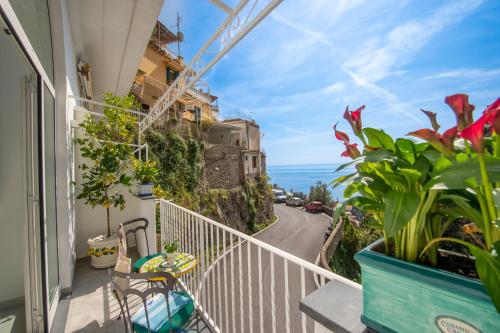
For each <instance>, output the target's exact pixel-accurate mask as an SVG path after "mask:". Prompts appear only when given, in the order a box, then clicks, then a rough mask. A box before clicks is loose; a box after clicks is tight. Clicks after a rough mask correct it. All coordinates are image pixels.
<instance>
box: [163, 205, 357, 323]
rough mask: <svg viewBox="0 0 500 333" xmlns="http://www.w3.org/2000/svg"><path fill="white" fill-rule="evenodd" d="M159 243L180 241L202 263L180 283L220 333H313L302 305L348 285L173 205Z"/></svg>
mask: <svg viewBox="0 0 500 333" xmlns="http://www.w3.org/2000/svg"><path fill="white" fill-rule="evenodd" d="M160 220H161V240H162V244H163V243H164V242H165V241H168V242H171V241H173V240H178V241H179V244H180V251H183V252H188V253H192V254H194V255H195V256H196V257H197V258H198V265H197V267H196V268H195V270H194V271H193V272H192V273H190V274H188V275H185V276H184V277H182V278H181V283H182V284H183V286H184V287H185V288H186V290H187V291H188V292H189V293H190V294H191V295H192V296H193V298H194V299H195V303H196V305H197V307H198V310H199V311H200V312H201V313H202V314H203V316H204V317H205V319H206V321H207V322H208V323H209V325H211V326H212V328H213V329H214V330H215V331H216V332H241V333H243V332H266V333H267V332H274V333H277V332H278V333H281V332H287V333H289V332H314V331H315V327H316V328H317V325H315V324H316V323H315V322H314V321H313V319H311V318H310V317H308V316H306V315H305V314H304V313H302V312H300V311H299V301H300V300H301V299H302V298H304V297H305V296H306V295H308V294H309V293H310V292H312V291H313V290H315V289H316V288H317V287H316V284H315V282H314V280H315V278H317V277H319V281H320V284H321V285H323V284H325V281H327V280H333V279H335V280H339V281H342V282H344V283H347V284H349V285H353V286H355V287H356V288H359V287H360V286H359V285H358V284H356V283H354V282H352V281H350V280H348V279H345V278H343V277H341V276H339V275H336V274H334V273H332V272H330V271H328V270H325V269H323V268H321V267H318V266H316V265H314V264H312V263H310V262H307V261H305V260H302V259H300V258H298V257H295V256H293V255H291V254H289V253H287V252H285V251H282V250H280V249H278V248H276V247H273V246H271V245H269V244H266V243H264V242H262V241H260V240H257V239H255V238H253V237H251V236H249V235H246V234H244V233H241V232H239V231H236V230H234V229H232V228H230V227H228V226H226V225H223V224H221V223H218V222H215V221H213V220H211V219H208V218H206V217H204V216H202V215H200V214H197V213H194V212H192V211H190V210H188V209H185V208H183V207H181V206H178V205H176V204H174V203H172V202H170V201H166V200H161V201H160Z"/></svg>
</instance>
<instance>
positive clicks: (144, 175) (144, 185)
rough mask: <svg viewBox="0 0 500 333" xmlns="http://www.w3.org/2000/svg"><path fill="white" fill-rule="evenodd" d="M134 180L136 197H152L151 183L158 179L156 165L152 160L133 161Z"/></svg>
mask: <svg viewBox="0 0 500 333" xmlns="http://www.w3.org/2000/svg"><path fill="white" fill-rule="evenodd" d="M132 163H133V168H134V178H135V179H137V181H138V186H137V187H138V191H137V192H138V193H137V194H138V195H139V196H141V197H147V196H151V195H153V186H154V184H153V182H154V181H156V179H157V177H158V171H159V168H158V165H157V163H156V162H155V161H153V160H147V161H141V160H139V159H137V158H134V159H133V162H132Z"/></svg>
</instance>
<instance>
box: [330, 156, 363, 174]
mask: <svg viewBox="0 0 500 333" xmlns="http://www.w3.org/2000/svg"><path fill="white" fill-rule="evenodd" d="M364 158H365V157H364V156H361V157H359V158H357V159H355V160H352V161H349V162H347V163H344V164H342V165H340V166H339V167H338V168H337V169H335V172H337V171H340V170H343V169H345V168H347V167H350V166H351V165H353V164H356V163H358V162H361V161H362V160H363V159H364Z"/></svg>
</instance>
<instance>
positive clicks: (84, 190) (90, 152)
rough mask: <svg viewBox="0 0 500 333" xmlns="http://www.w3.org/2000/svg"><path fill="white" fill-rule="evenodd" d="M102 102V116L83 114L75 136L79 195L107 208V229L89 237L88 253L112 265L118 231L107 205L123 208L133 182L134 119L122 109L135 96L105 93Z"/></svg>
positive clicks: (96, 262)
mask: <svg viewBox="0 0 500 333" xmlns="http://www.w3.org/2000/svg"><path fill="white" fill-rule="evenodd" d="M104 103H106V104H107V105H109V106H107V107H104V109H103V116H102V117H99V116H93V115H91V114H86V115H85V116H84V119H83V121H82V122H81V123H80V128H81V129H82V130H83V133H82V135H81V136H80V137H78V138H76V139H75V142H76V143H77V144H78V145H79V146H80V153H81V156H82V162H81V163H80V164H79V165H78V169H79V170H80V172H81V179H82V181H81V184H79V185H80V193H79V194H78V199H82V200H84V201H85V203H86V204H88V205H90V206H92V207H97V206H100V207H103V208H104V209H105V211H106V233H105V234H101V235H98V236H96V237H93V238H90V239H89V240H88V245H89V250H88V253H89V254H90V256H91V260H92V265H93V266H94V267H97V268H103V267H109V266H113V265H114V264H115V262H116V258H117V256H118V235H117V234H116V233H114V232H112V230H111V217H110V209H111V207H116V208H119V209H120V210H123V209H124V208H125V197H124V195H123V191H124V190H129V191H130V186H131V185H132V180H133V176H132V175H131V165H132V163H131V158H132V157H133V146H131V145H132V144H133V143H134V142H135V138H136V119H135V118H134V117H133V116H131V115H130V114H128V113H127V112H126V111H123V110H122V109H131V108H133V107H135V106H136V103H137V102H136V101H135V98H134V97H133V96H124V97H117V96H114V95H112V94H105V95H104ZM113 106H114V107H113ZM115 107H116V108H115Z"/></svg>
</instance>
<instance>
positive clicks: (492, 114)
mask: <svg viewBox="0 0 500 333" xmlns="http://www.w3.org/2000/svg"><path fill="white" fill-rule="evenodd" d="M487 124H488V125H490V126H491V131H495V132H496V133H497V135H499V133H500V98H498V99H497V100H496V101H495V102H493V103H492V104H491V105H490V106H488V108H486V110H484V112H483V115H482V116H481V118H479V119H478V120H476V122H475V123H473V124H472V125H470V126H468V127H467V128H465V129H464V130H462V132H460V136H461V137H462V138H464V139H467V140H469V141H470V142H471V143H472V147H473V148H474V150H475V151H476V152H477V153H482V151H483V139H484V127H485V126H486V125H487Z"/></svg>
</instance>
